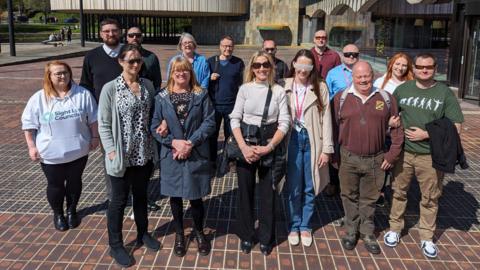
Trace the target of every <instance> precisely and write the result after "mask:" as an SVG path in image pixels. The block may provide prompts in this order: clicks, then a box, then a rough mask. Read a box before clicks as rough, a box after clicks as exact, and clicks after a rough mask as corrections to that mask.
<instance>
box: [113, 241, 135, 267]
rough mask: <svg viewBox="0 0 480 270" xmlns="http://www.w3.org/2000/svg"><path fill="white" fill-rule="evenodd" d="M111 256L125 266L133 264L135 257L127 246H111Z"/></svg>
mask: <svg viewBox="0 0 480 270" xmlns="http://www.w3.org/2000/svg"><path fill="white" fill-rule="evenodd" d="M110 256H111V257H112V258H113V259H114V260H115V262H116V263H118V264H119V265H121V266H123V267H129V266H131V265H132V264H133V259H132V257H131V256H130V254H128V252H127V250H126V249H125V247H123V246H122V247H116V248H110Z"/></svg>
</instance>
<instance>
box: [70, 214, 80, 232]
mask: <svg viewBox="0 0 480 270" xmlns="http://www.w3.org/2000/svg"><path fill="white" fill-rule="evenodd" d="M67 224H68V228H69V229H74V228H76V227H78V225H80V219H79V218H78V215H77V211H67Z"/></svg>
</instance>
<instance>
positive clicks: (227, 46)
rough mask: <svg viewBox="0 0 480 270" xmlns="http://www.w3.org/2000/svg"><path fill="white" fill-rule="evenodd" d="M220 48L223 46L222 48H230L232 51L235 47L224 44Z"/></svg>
mask: <svg viewBox="0 0 480 270" xmlns="http://www.w3.org/2000/svg"><path fill="white" fill-rule="evenodd" d="M220 46H222V48H228V49H232V48H233V45H223V44H220Z"/></svg>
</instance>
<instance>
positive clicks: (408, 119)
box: [393, 80, 464, 154]
mask: <svg viewBox="0 0 480 270" xmlns="http://www.w3.org/2000/svg"><path fill="white" fill-rule="evenodd" d="M393 95H394V96H395V98H396V100H397V102H398V108H399V111H400V113H401V118H402V123H403V127H404V128H405V129H408V128H410V127H419V128H421V129H423V130H426V129H425V124H427V123H429V122H432V121H434V120H437V119H440V118H442V117H446V118H448V119H450V120H451V121H452V122H454V123H462V122H463V121H464V120H463V113H462V110H461V109H460V105H459V104H458V101H457V98H456V97H455V95H454V94H453V92H452V90H450V88H448V87H447V86H446V85H445V84H443V83H439V82H437V83H436V84H435V85H434V86H433V87H431V88H428V89H421V88H418V87H417V85H416V81H415V80H413V81H408V82H405V83H404V84H402V85H400V86H398V87H397V89H396V90H395V92H394V93H393ZM405 151H408V152H411V153H417V154H430V143H429V141H428V140H424V141H420V142H411V141H410V140H408V139H407V138H405Z"/></svg>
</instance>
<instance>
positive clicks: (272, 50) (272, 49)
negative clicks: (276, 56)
mask: <svg viewBox="0 0 480 270" xmlns="http://www.w3.org/2000/svg"><path fill="white" fill-rule="evenodd" d="M276 50H277V49H276V48H265V49H264V51H266V52H274V51H276Z"/></svg>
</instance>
